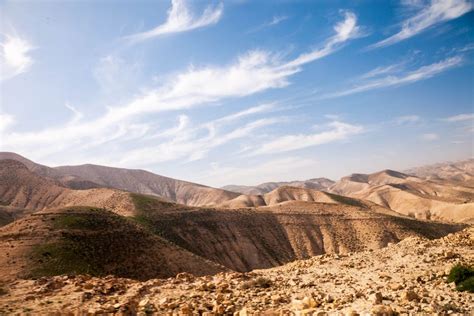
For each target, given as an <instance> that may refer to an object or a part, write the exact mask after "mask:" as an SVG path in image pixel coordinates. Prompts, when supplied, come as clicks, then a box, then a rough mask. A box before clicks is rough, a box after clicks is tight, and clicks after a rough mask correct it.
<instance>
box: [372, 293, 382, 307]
mask: <svg viewBox="0 0 474 316" xmlns="http://www.w3.org/2000/svg"><path fill="white" fill-rule="evenodd" d="M382 301H383V295H382V293H380V292H377V293H374V294H372V295H371V296H370V302H371V303H372V304H381V303H382Z"/></svg>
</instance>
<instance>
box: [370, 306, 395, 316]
mask: <svg viewBox="0 0 474 316" xmlns="http://www.w3.org/2000/svg"><path fill="white" fill-rule="evenodd" d="M370 315H372V316H392V315H394V312H393V310H392V308H391V307H390V306H385V305H374V306H372V309H371V310H370Z"/></svg>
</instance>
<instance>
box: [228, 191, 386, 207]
mask: <svg viewBox="0 0 474 316" xmlns="http://www.w3.org/2000/svg"><path fill="white" fill-rule="evenodd" d="M289 201H305V202H320V203H332V204H343V205H351V206H359V207H369V208H370V207H376V206H377V205H378V204H375V203H373V202H370V201H364V200H360V199H356V198H350V197H346V196H342V195H337V194H333V193H328V192H324V191H317V190H313V189H307V188H300V187H291V186H279V187H277V188H276V189H274V190H273V191H270V192H268V193H265V194H263V195H240V196H238V197H236V198H235V199H232V200H229V201H225V202H223V203H221V204H219V207H224V208H242V207H259V206H274V205H277V204H280V203H283V202H289ZM378 208H380V209H382V208H384V207H383V206H379V207H378ZM387 211H389V210H388V209H387Z"/></svg>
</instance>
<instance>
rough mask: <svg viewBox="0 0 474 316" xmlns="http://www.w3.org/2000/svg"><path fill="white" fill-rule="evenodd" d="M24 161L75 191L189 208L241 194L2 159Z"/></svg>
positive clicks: (126, 172) (92, 168)
mask: <svg viewBox="0 0 474 316" xmlns="http://www.w3.org/2000/svg"><path fill="white" fill-rule="evenodd" d="M2 159H10V160H17V161H20V162H22V163H23V164H24V165H25V166H27V167H28V169H29V170H31V171H32V172H34V173H35V174H37V175H39V176H42V177H46V178H48V179H50V180H53V181H55V182H57V184H58V185H62V186H64V187H68V188H72V189H91V188H115V189H119V190H124V191H129V192H134V193H140V194H150V195H156V196H159V197H162V198H166V199H168V200H169V201H172V202H177V203H181V204H187V205H216V204H219V203H221V202H222V201H226V200H229V199H233V198H235V197H237V196H239V195H240V194H239V193H235V192H230V191H225V190H221V189H215V188H211V187H207V186H204V185H200V184H196V183H191V182H186V181H181V180H176V179H172V178H168V177H164V176H160V175H156V174H154V173H151V172H148V171H145V170H135V169H123V168H112V167H105V166H98V165H91V164H86V165H80V166H61V167H54V168H50V167H46V166H43V165H40V164H36V163H34V162H32V161H31V160H28V159H26V158H24V157H22V156H20V155H17V154H15V153H8V152H3V153H0V160H2Z"/></svg>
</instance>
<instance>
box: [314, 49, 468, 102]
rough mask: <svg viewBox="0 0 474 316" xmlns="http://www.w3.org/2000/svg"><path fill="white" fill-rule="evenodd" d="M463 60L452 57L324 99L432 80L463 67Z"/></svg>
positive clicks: (378, 79) (375, 80)
mask: <svg viewBox="0 0 474 316" xmlns="http://www.w3.org/2000/svg"><path fill="white" fill-rule="evenodd" d="M462 62H463V58H462V57H461V56H455V57H450V58H447V59H444V60H442V61H439V62H437V63H434V64H431V65H426V66H422V67H420V68H418V69H416V70H413V71H408V72H406V71H405V72H403V73H402V74H400V75H398V76H395V75H389V76H384V77H380V78H379V77H376V78H373V79H370V80H367V81H365V82H363V83H362V84H359V85H356V86H354V87H351V88H349V89H347V90H342V91H338V92H335V93H330V94H327V95H325V96H323V98H337V97H342V96H347V95H351V94H355V93H360V92H364V91H369V90H375V89H381V88H386V87H392V86H401V85H406V84H410V83H414V82H417V81H421V80H425V79H429V78H432V77H433V76H435V75H437V74H439V73H441V72H444V71H446V70H449V69H451V68H454V67H457V66H459V65H461V64H462Z"/></svg>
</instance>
